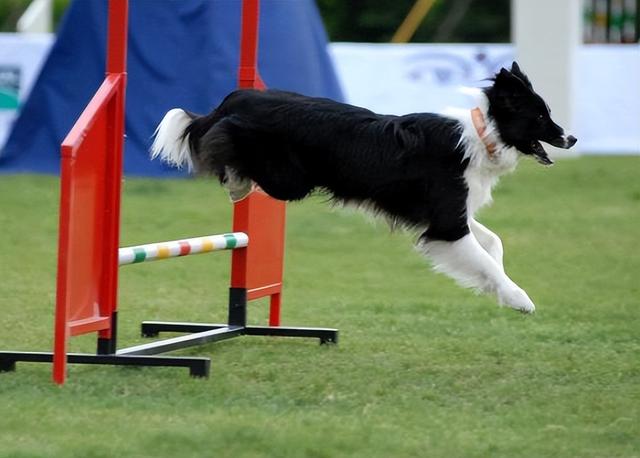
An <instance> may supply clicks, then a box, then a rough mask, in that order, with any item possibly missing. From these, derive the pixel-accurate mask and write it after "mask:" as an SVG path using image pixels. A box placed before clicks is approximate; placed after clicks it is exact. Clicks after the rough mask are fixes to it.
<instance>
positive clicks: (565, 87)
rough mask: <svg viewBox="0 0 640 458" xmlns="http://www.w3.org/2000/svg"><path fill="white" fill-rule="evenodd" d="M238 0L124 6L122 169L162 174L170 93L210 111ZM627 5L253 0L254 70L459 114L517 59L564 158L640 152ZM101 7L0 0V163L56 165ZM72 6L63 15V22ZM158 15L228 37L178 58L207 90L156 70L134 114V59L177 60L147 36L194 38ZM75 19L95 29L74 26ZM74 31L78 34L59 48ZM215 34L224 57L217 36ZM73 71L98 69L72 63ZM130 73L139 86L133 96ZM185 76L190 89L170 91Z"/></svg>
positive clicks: (86, 87) (28, 167)
mask: <svg viewBox="0 0 640 458" xmlns="http://www.w3.org/2000/svg"><path fill="white" fill-rule="evenodd" d="M239 3H240V2H238V1H237V0H211V1H210V0H204V1H203V0H189V1H182V2H174V1H170V0H167V1H164V2H153V1H148V0H132V2H131V12H132V14H131V19H130V21H131V24H134V25H135V24H136V21H137V19H136V17H137V16H138V15H139V16H141V17H144V16H150V17H149V19H148V20H146V22H145V21H143V20H142V19H140V25H136V27H130V34H131V39H130V40H131V41H130V43H139V44H140V45H141V46H142V47H144V48H145V53H146V56H145V57H144V59H146V61H148V64H149V65H146V66H145V65H143V64H141V67H140V69H139V71H138V67H136V64H135V62H136V61H135V59H136V57H132V54H134V53H135V52H136V48H133V47H132V48H130V57H129V59H130V69H129V75H130V86H129V92H130V93H133V94H134V95H133V97H134V98H133V99H132V100H130V101H129V102H128V106H127V115H128V119H127V131H128V144H127V154H128V158H133V159H136V160H133V159H130V160H128V162H126V163H125V170H126V172H127V173H130V174H136V175H175V174H176V172H175V171H170V170H167V169H164V168H162V167H161V166H159V165H153V164H149V163H148V162H147V159H146V148H147V146H148V137H149V136H150V134H151V133H152V131H153V127H154V126H155V124H156V123H157V121H158V120H159V117H160V116H161V113H163V112H164V111H165V108H171V106H169V105H168V103H169V102H172V103H174V104H180V106H186V107H189V108H191V109H195V110H196V111H198V109H199V110H200V111H208V110H209V109H210V108H211V107H213V106H215V105H216V104H217V103H218V102H219V101H220V99H221V97H222V96H224V94H225V93H226V92H228V91H229V90H231V89H232V88H233V84H234V78H235V74H234V71H235V70H234V66H233V59H234V58H235V54H234V52H232V50H233V49H234V48H233V46H235V45H234V40H237V36H234V34H233V30H235V29H237V28H238V24H236V19H237V16H238V14H237V12H236V11H235V9H237V7H238V6H239ZM639 3H640V2H639V0H566V1H564V0H563V1H562V2H558V1H556V0H540V1H536V2H531V1H527V0H492V1H487V0H395V1H393V2H390V1H387V0H350V1H343V0H316V1H315V2H314V1H313V0H287V1H270V0H263V2H262V10H263V19H262V21H263V23H262V26H263V27H261V34H262V37H261V38H262V40H261V45H260V46H261V47H260V60H261V67H262V71H263V74H264V75H263V76H264V77H265V80H266V82H267V85H269V86H271V87H278V88H281V89H290V90H296V91H299V92H303V93H306V94H309V95H320V96H329V97H333V98H336V99H341V100H343V101H346V102H349V103H353V104H356V105H360V106H364V107H367V108H370V109H372V110H374V111H378V112H383V113H393V114H404V113H408V112H417V111H432V112H446V111H447V110H450V109H452V108H471V107H473V106H474V104H475V103H476V101H475V97H474V95H473V93H472V91H469V89H468V88H470V87H482V86H484V85H486V84H488V83H487V78H489V77H491V76H492V75H493V74H494V73H495V72H496V71H498V70H499V69H500V67H502V66H508V65H510V64H511V61H513V60H518V61H519V63H520V64H521V67H522V68H523V69H524V70H525V72H527V73H528V74H529V76H530V77H531V79H532V81H533V82H534V87H535V89H536V90H537V91H538V92H539V93H541V94H542V95H543V96H544V97H545V99H546V100H547V101H548V103H549V105H550V106H551V108H552V110H553V115H554V119H555V120H556V121H557V122H559V123H560V124H562V125H563V126H565V128H566V129H567V130H569V131H571V132H572V133H574V134H575V135H576V136H577V137H578V138H579V140H580V141H579V143H578V145H577V147H576V150H575V152H573V150H572V152H571V153H570V154H640V45H639V44H638V39H639V30H640V16H639V15H638V10H639ZM105 4H106V3H105V1H104V0H82V1H76V2H75V3H74V2H73V1H72V0H3V1H2V2H0V172H30V171H35V172H47V173H48V172H55V171H56V167H57V162H58V157H57V147H56V145H58V144H59V143H60V141H61V140H62V137H63V136H64V133H66V132H67V131H68V129H69V128H70V126H71V125H72V123H73V122H74V121H75V119H77V116H78V115H79V113H80V111H81V109H82V107H84V105H85V104H86V102H87V101H88V99H89V98H90V96H91V94H92V93H93V92H94V91H95V88H97V86H98V84H99V83H100V81H101V74H102V72H103V70H101V69H100V66H101V65H102V63H103V62H104V54H102V53H103V52H104V36H103V35H104V27H103V24H102V22H103V20H104V19H105V18H104V14H105ZM74 8H75V9H76V12H75V20H69V19H68V17H69V16H74V13H73V12H71V11H70V10H73V9H74ZM189 8H190V9H191V10H192V11H194V12H196V14H195V15H194V14H190V11H191V10H189V11H187V10H188V9H189ZM163 9H166V10H170V11H171V15H169V16H170V17H171V18H174V17H178V21H174V23H180V26H181V27H183V29H184V30H198V31H200V32H204V33H205V34H206V33H207V28H210V29H211V30H217V29H219V28H220V24H222V26H226V24H227V23H229V24H230V25H229V29H228V31H229V33H226V34H225V35H224V36H222V37H221V36H215V39H216V41H215V43H214V42H213V41H214V40H213V39H211V40H209V42H208V44H207V45H206V46H205V48H204V49H201V50H199V53H200V54H199V55H197V56H195V57H192V58H191V60H190V62H188V65H189V68H190V69H193V71H192V73H197V74H200V75H202V76H203V77H205V78H206V79H205V80H203V81H204V82H203V83H202V85H206V84H210V83H209V82H216V83H215V86H216V88H217V89H216V90H209V89H207V90H206V91H204V92H205V93H203V89H202V88H200V86H199V85H198V84H197V82H195V81H193V80H184V76H183V75H181V78H182V79H179V78H178V77H177V76H175V75H173V76H171V77H167V75H164V79H163V80H162V81H163V82H164V83H163V84H165V86H164V87H160V85H158V88H157V90H158V92H157V93H148V94H145V96H146V97H147V98H148V99H151V100H156V99H158V94H171V97H169V100H167V104H164V105H163V104H162V103H159V104H157V103H154V104H152V105H151V106H149V107H147V109H146V111H145V112H144V113H141V112H139V111H136V110H138V108H137V107H136V105H137V104H143V102H140V101H137V99H135V94H136V93H141V91H143V92H144V91H151V89H148V87H149V86H151V87H154V85H153V81H154V78H155V76H157V75H154V74H153V72H149V70H148V68H147V67H149V66H151V67H154V68H155V71H156V73H157V72H158V71H162V70H164V67H166V68H167V69H171V68H179V67H182V66H183V64H176V62H177V61H176V58H174V57H172V56H171V54H170V53H169V54H167V51H166V46H164V48H163V47H161V46H160V44H159V43H160V42H159V41H158V36H159V35H161V36H162V37H165V36H166V35H169V36H171V40H173V41H172V42H171V44H176V45H177V47H178V48H179V49H183V50H185V49H188V48H191V47H193V46H191V45H192V43H189V42H188V41H186V42H184V43H183V42H181V41H180V40H182V39H185V40H188V38H187V37H186V35H188V34H186V35H185V34H182V35H180V34H179V33H175V31H173V30H172V29H175V28H176V26H174V25H168V23H163V22H162V21H163V18H162V17H161V15H158V14H157V12H158V11H159V10H163ZM154 15H155V16H154ZM86 16H91V17H92V18H93V23H91V24H82V22H85V21H82V20H81V18H82V17H86ZM196 16H197V17H200V20H198V19H194V17H196ZM202 18H206V20H204V21H202V20H201V19H202ZM150 23H151V24H150ZM154 27H155V28H154ZM274 29H275V30H277V31H278V32H274ZM225 30H226V29H225ZM56 33H57V35H56ZM211 35H215V34H213V33H211ZM72 38H73V39H74V40H76V41H75V43H76V44H73V43H71V44H70V41H71V40H72ZM57 39H58V44H57V45H56V41H57ZM163 39H164V38H163ZM65 40H66V41H65ZM101 40H102V41H101ZM225 40H226V41H228V43H227V44H228V46H229V47H228V49H229V50H228V51H227V52H226V54H225V52H224V51H221V49H223V47H222V46H218V44H220V43H222V44H225ZM205 41H206V38H202V39H201V42H205ZM60 42H63V43H60ZM85 42H87V43H93V47H90V46H89V44H87V43H85ZM154 42H155V44H156V46H155V47H154V45H153V44H154ZM64 43H66V45H65V44H64ZM214 55H215V58H214V59H213V60H212V59H211V56H214ZM204 56H207V58H204ZM65 59H66V60H65ZM154 59H155V60H154ZM132 61H133V62H132ZM198 61H200V63H201V66H202V68H198V67H197V64H198ZM74 65H77V66H78V67H77V68H76V67H74ZM86 68H94V69H95V71H94V72H93V73H92V72H91V71H88V70H87V72H86V73H84V69H86ZM64 69H66V70H64ZM80 69H82V70H80ZM60 71H66V72H67V76H66V77H65V78H66V80H65V78H62V77H60V78H57V79H56V77H55V76H52V75H56V72H60ZM145 72H146V73H145ZM167 72H169V70H167ZM216 72H217V73H216ZM72 73H73V74H74V76H73V77H71V76H68V75H69V74H72ZM137 81H140V83H139V84H140V87H141V90H140V91H137V92H135V93H134V91H133V89H135V88H136V87H137V86H136V84H137V83H136V82H137ZM210 85H211V84H210ZM189 86H191V89H192V90H193V92H194V93H193V94H191V95H189V94H183V93H184V92H188V89H187V88H188V87H189ZM34 87H35V89H34ZM197 91H200V92H199V94H196V93H195V92H197ZM173 95H176V97H173ZM30 96H33V97H30ZM161 98H162V97H161ZM54 103H55V104H56V107H55V113H54V110H52V108H51V107H52V104H54ZM194 105H196V106H194ZM45 150H46V152H43V151H45ZM553 153H554V154H556V155H561V154H567V153H566V152H565V153H562V152H560V151H553Z"/></svg>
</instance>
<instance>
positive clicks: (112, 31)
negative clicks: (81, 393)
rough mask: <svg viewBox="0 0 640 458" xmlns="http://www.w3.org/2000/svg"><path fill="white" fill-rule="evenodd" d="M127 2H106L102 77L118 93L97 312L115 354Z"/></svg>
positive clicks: (107, 172)
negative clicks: (107, 322) (115, 82)
mask: <svg viewBox="0 0 640 458" xmlns="http://www.w3.org/2000/svg"><path fill="white" fill-rule="evenodd" d="M128 22H129V0H109V35H108V38H107V43H108V45H107V71H106V74H107V75H110V74H118V75H119V76H120V78H119V87H118V93H117V94H116V96H115V97H114V100H113V102H112V103H111V105H110V110H112V112H110V113H109V115H108V119H109V121H110V123H112V124H110V125H109V138H108V142H109V146H110V148H109V149H110V150H111V154H110V155H109V157H107V158H106V161H107V164H106V170H105V181H106V183H105V187H106V189H105V200H106V202H105V209H106V213H107V214H106V219H105V222H106V224H105V251H104V272H105V275H104V277H103V280H102V281H103V284H102V288H101V291H102V297H101V301H100V312H101V314H102V315H104V316H109V317H111V319H112V326H110V327H109V328H108V329H105V330H103V331H100V333H99V337H100V338H101V339H113V340H112V345H110V347H111V348H110V350H111V352H115V336H114V335H113V333H114V328H115V326H116V323H115V320H116V315H115V313H116V311H117V308H118V247H119V246H120V196H121V192H122V191H121V184H122V155H123V150H124V111H125V94H126V85H127V32H128Z"/></svg>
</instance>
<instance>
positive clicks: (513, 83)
mask: <svg viewBox="0 0 640 458" xmlns="http://www.w3.org/2000/svg"><path fill="white" fill-rule="evenodd" d="M494 87H495V89H496V90H497V91H498V93H501V94H508V95H512V96H513V95H518V94H520V95H524V94H527V93H530V90H529V87H528V86H527V84H526V83H525V82H524V81H523V80H522V79H520V78H518V77H517V76H516V75H514V74H513V73H511V72H510V71H509V70H507V69H506V68H504V67H503V68H501V69H500V72H499V73H498V74H497V75H496V78H495V85H494Z"/></svg>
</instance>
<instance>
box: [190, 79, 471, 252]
mask: <svg viewBox="0 0 640 458" xmlns="http://www.w3.org/2000/svg"><path fill="white" fill-rule="evenodd" d="M461 132H462V126H461V125H460V123H459V122H458V121H456V120H454V119H451V118H447V117H443V116H439V115H436V114H430V113H422V114H410V115H405V116H391V115H378V114H375V113H373V112H371V111H369V110H366V109H363V108H358V107H355V106H351V105H347V104H343V103H338V102H335V101H332V100H329V99H322V98H311V97H305V96H302V95H299V94H294V93H290V92H284V91H277V90H267V91H256V90H240V91H235V92H233V93H231V94H230V95H228V96H227V97H226V98H225V99H224V101H223V102H222V103H221V104H220V106H219V107H218V108H217V109H215V110H214V111H213V112H212V113H210V114H209V115H206V116H202V117H194V119H193V121H192V122H191V124H190V125H189V126H188V127H187V129H186V130H185V132H184V135H185V136H188V138H189V142H190V149H191V156H192V160H193V163H194V165H195V168H196V171H198V172H205V173H213V174H215V175H217V176H218V178H220V180H221V181H224V179H225V173H226V170H228V169H232V170H233V171H234V173H235V174H236V175H237V176H238V177H240V178H250V179H251V180H253V181H254V182H256V183H257V184H258V185H259V186H260V187H261V188H262V189H263V190H264V191H265V192H266V193H267V194H269V195H271V196H272V197H274V198H276V199H281V200H298V199H302V198H304V197H306V196H307V195H309V194H310V193H311V192H312V191H313V190H314V189H320V190H321V191H324V192H328V193H329V194H330V195H331V196H332V197H333V198H335V199H336V200H339V201H344V202H348V203H351V202H353V203H357V204H360V203H361V204H368V205H373V207H374V208H375V209H377V210H378V211H380V212H383V213H385V214H386V215H388V216H389V217H390V218H391V219H393V220H394V221H397V222H399V223H401V224H404V225H406V226H411V227H427V226H428V227H429V230H428V232H427V234H426V235H427V236H429V237H433V238H437V239H441V240H456V239H458V238H460V237H462V236H464V235H465V234H466V233H468V228H467V223H466V199H467V192H468V190H467V187H466V184H465V181H464V178H463V173H464V171H465V168H466V166H467V162H468V161H466V160H465V159H464V148H463V145H461V144H460V137H461Z"/></svg>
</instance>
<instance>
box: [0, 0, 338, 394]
mask: <svg viewBox="0 0 640 458" xmlns="http://www.w3.org/2000/svg"><path fill="white" fill-rule="evenodd" d="M259 8H260V5H259V0H243V3H242V31H241V43H240V64H239V68H238V86H239V87H240V88H254V89H264V88H265V85H264V83H263V82H262V79H261V78H260V75H259V72H258V69H257V42H258V21H259ZM127 22H128V0H110V1H109V26H108V50H107V65H106V77H105V80H104V82H103V83H102V85H101V86H100V88H99V89H98V91H97V92H96V94H95V95H94V97H93V98H92V100H91V101H90V102H89V104H88V105H87V107H86V109H85V110H84V112H83V113H82V115H81V116H80V118H79V119H78V121H77V122H76V124H75V125H74V127H73V128H72V129H71V131H70V132H69V134H68V135H67V137H66V139H65V140H64V142H63V143H62V147H61V156H62V158H61V179H60V183H61V185H60V186H61V192H60V225H59V242H58V275H57V285H56V313H55V329H54V331H55V339H54V349H53V352H9V351H2V352H0V371H10V370H14V369H15V366H16V362H18V361H25V362H47V363H51V362H53V380H54V381H55V382H56V383H58V384H63V383H64V381H65V378H66V367H67V363H72V364H110V365H135V366H174V367H187V368H189V371H190V373H191V375H194V376H207V375H208V374H209V366H210V360H209V359H208V358H198V357H175V356H154V355H157V354H159V353H164V352H168V351H173V350H177V349H180V348H186V347H189V346H195V345H201V344H204V343H209V342H216V341H220V340H225V339H230V338H232V337H237V336H241V335H260V336H267V335H269V336H286V337H312V338H318V339H319V340H320V342H321V343H327V342H332V343H335V342H337V338H338V331H337V330H336V329H330V328H297V327H296V328H294V327H282V326H280V305H281V294H282V277H283V259H284V233H285V203H284V202H282V201H278V200H275V199H273V198H271V197H269V196H268V195H266V194H265V193H264V192H262V191H260V190H253V191H252V192H251V193H250V194H249V195H248V196H247V197H245V198H243V199H242V200H240V201H238V202H235V203H234V209H233V228H232V232H231V233H228V234H222V235H213V236H205V237H197V238H187V239H183V240H176V241H171V242H159V243H152V244H145V245H139V246H133V247H125V248H119V234H120V196H121V182H122V151H123V140H124V106H125V105H124V100H125V88H126V77H127V73H126V55H127ZM265 222H268V224H265ZM217 250H232V258H231V281H230V288H229V301H228V322H227V323H224V324H210V323H184V322H156V321H146V322H143V323H142V326H141V331H142V335H143V336H145V337H154V336H157V335H158V334H159V333H160V332H182V333H186V334H187V335H184V336H180V337H174V338H171V339H164V340H159V341H153V342H151V343H147V344H142V345H137V346H134V347H129V348H124V349H119V350H118V349H117V345H116V343H117V310H118V307H117V297H118V267H119V266H122V265H127V264H135V263H142V262H147V261H152V260H161V259H168V258H172V257H178V256H185V255H189V254H196V253H204V252H211V251H217ZM265 297H268V298H269V307H270V309H269V326H248V325H247V324H246V323H247V301H250V300H254V299H259V298H265ZM87 333H97V352H96V354H77V353H68V352H67V343H68V340H69V338H70V337H73V336H77V335H82V334H87Z"/></svg>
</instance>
